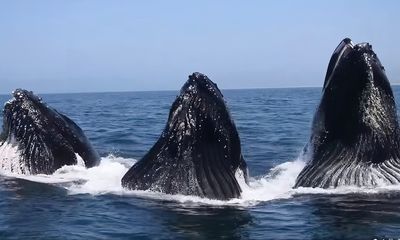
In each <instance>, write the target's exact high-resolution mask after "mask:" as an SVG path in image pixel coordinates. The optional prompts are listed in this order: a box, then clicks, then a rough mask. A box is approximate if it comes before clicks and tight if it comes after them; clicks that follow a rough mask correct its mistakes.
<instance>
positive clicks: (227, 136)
mask: <svg viewBox="0 0 400 240" xmlns="http://www.w3.org/2000/svg"><path fill="white" fill-rule="evenodd" d="M238 170H241V171H242V172H243V174H244V176H245V178H246V177H247V167H246V163H245V161H244V160H243V157H242V154H241V147H240V139H239V134H238V132H237V130H236V126H235V124H234V123H233V120H232V119H231V116H230V113H229V111H228V109H227V106H226V104H225V101H224V99H223V96H222V93H221V91H220V90H219V89H218V87H217V85H216V84H215V83H213V82H212V81H211V80H210V79H209V78H208V77H207V76H205V75H203V74H200V73H193V74H192V75H190V76H189V79H188V80H187V82H186V83H185V84H184V86H183V87H182V89H181V92H180V95H179V96H178V97H177V98H176V100H175V101H174V103H173V104H172V107H171V110H170V115H169V118H168V122H167V124H166V127H165V129H164V131H163V132H162V134H161V136H160V138H159V139H158V141H157V142H156V143H155V144H154V146H153V147H152V148H151V149H150V150H149V152H148V153H147V154H146V155H145V156H144V157H143V158H142V159H141V160H140V161H139V162H137V163H136V164H135V165H134V166H133V167H132V168H131V169H130V170H129V171H128V172H127V173H126V174H125V176H124V177H123V178H122V185H123V186H124V187H126V188H129V189H133V190H154V191H159V192H163V193H167V194H182V195H196V196H200V197H207V198H211V199H220V200H227V199H231V198H238V197H240V194H241V188H240V185H239V183H238V182H237V179H236V177H235V173H236V172H237V171H238Z"/></svg>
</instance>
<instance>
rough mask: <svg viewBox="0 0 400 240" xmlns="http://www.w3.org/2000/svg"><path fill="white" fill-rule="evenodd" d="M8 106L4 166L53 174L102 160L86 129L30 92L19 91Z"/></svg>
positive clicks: (0, 138)
mask: <svg viewBox="0 0 400 240" xmlns="http://www.w3.org/2000/svg"><path fill="white" fill-rule="evenodd" d="M12 94H13V98H12V99H11V100H9V101H8V102H7V103H6V104H5V105H4V111H3V131H2V133H1V134H0V167H1V168H2V169H6V170H9V171H11V172H14V173H20V174H52V173H53V172H54V171H55V170H57V169H58V168H60V167H62V166H64V165H73V164H76V163H77V161H78V159H77V156H76V153H77V154H78V155H79V156H80V158H82V160H83V161H84V163H85V166H86V167H93V166H96V165H98V164H99V162H100V157H99V155H98V153H97V152H96V151H95V150H94V149H93V147H92V145H91V144H90V142H89V140H88V139H87V138H86V136H85V134H84V133H83V131H82V129H81V128H80V127H79V126H78V125H76V124H75V123H74V122H73V121H72V120H71V119H69V118H68V117H67V116H65V115H63V114H61V113H59V112H57V110H55V109H53V108H51V107H50V106H48V105H47V104H46V103H44V102H43V101H42V99H41V98H39V97H37V96H36V95H34V94H33V93H32V92H30V91H26V90H23V89H16V90H15V91H14V92H13V93H12Z"/></svg>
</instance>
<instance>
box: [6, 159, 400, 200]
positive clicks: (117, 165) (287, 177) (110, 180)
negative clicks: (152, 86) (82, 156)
mask: <svg viewBox="0 0 400 240" xmlns="http://www.w3.org/2000/svg"><path fill="white" fill-rule="evenodd" d="M136 161H137V160H135V159H132V158H121V157H116V156H113V155H109V156H107V157H103V158H102V161H101V163H100V165H99V166H97V167H93V168H89V169H87V168H85V167H84V164H83V162H82V161H79V160H78V164H77V165H73V166H64V167H62V168H60V169H58V170H57V171H56V172H55V173H54V174H52V175H44V174H38V175H21V174H16V173H10V172H7V171H6V170H0V174H2V175H5V176H7V177H13V178H20V179H25V180H28V181H34V182H40V183H46V184H52V185H56V186H59V187H62V188H65V189H66V190H67V191H68V193H69V194H71V195H75V194H92V195H102V194H116V195H125V196H134V197H145V198H152V199H155V200H167V201H175V202H178V203H181V204H185V205H197V206H198V205H217V206H223V205H233V206H254V205H257V204H259V203H261V202H266V201H270V200H274V199H287V198H291V197H293V196H294V195H296V194H349V193H379V192H383V191H394V190H396V191H398V190H400V186H399V185H391V186H380V187H375V188H360V187H355V186H348V187H339V188H335V189H322V188H303V187H301V188H298V189H293V186H294V184H295V181H296V178H297V175H298V174H299V173H300V171H301V170H302V169H303V167H304V166H305V162H304V161H303V160H302V159H296V160H294V161H289V162H285V163H282V164H279V165H277V166H276V167H274V168H272V169H271V170H270V171H269V173H268V174H266V175H265V176H261V177H257V178H250V181H249V185H247V184H246V183H245V180H244V178H243V175H242V174H240V173H237V174H236V177H237V179H238V182H239V184H240V186H241V188H242V191H243V192H242V197H241V198H238V199H231V200H229V201H220V200H212V199H206V198H200V197H197V196H185V195H169V194H163V193H158V192H152V191H132V190H127V189H124V188H123V187H122V186H121V178H122V177H123V176H124V174H125V173H126V172H127V171H128V170H129V168H130V167H131V166H132V165H133V164H134V163H135V162H136Z"/></svg>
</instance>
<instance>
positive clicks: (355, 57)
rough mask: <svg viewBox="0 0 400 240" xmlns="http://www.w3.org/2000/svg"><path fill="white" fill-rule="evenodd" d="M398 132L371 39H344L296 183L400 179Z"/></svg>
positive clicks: (366, 183) (366, 182) (370, 182)
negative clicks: (365, 40)
mask: <svg viewBox="0 0 400 240" xmlns="http://www.w3.org/2000/svg"><path fill="white" fill-rule="evenodd" d="M399 136H400V130H399V124H398V120H397V111H396V104H395V101H394V97H393V92H392V89H391V87H390V83H389V80H388V79H387V77H386V74H385V70H384V68H383V66H382V64H381V62H380V61H379V59H378V57H377V56H376V54H375V52H374V51H373V50H372V47H371V45H370V44H368V43H361V44H356V45H354V44H353V43H352V42H351V40H350V39H344V40H343V41H342V42H341V43H340V44H339V46H338V47H337V48H336V49H335V51H334V53H333V55H332V57H331V60H330V62H329V65H328V70H327V74H326V78H325V83H324V88H323V94H322V98H321V101H320V104H319V106H318V108H317V111H316V113H315V115H314V119H313V123H312V133H311V137H310V141H309V143H308V144H307V147H306V152H307V156H310V158H311V159H310V161H309V163H308V164H307V166H306V167H305V168H304V169H303V170H302V172H301V173H300V174H299V176H298V178H297V180H296V185H295V187H324V188H329V187H337V186H342V185H357V186H371V185H378V184H381V183H384V184H386V183H388V184H393V183H400V137H399Z"/></svg>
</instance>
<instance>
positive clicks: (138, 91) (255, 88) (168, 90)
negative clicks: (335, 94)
mask: <svg viewBox="0 0 400 240" xmlns="http://www.w3.org/2000/svg"><path fill="white" fill-rule="evenodd" d="M390 85H391V86H400V83H393V84H390ZM322 87H323V86H288V87H249V88H221V90H222V91H231V90H263V89H296V88H297V89H301V88H322ZM17 89H18V88H17ZM22 89H24V88H22ZM25 90H28V91H30V90H29V89H25ZM173 91H180V89H163V90H111V91H83V92H80V91H76V92H34V93H35V94H45V95H52V94H85V93H88V94H91V93H144V92H173ZM9 94H11V92H10V93H4V92H0V96H1V95H9Z"/></svg>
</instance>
